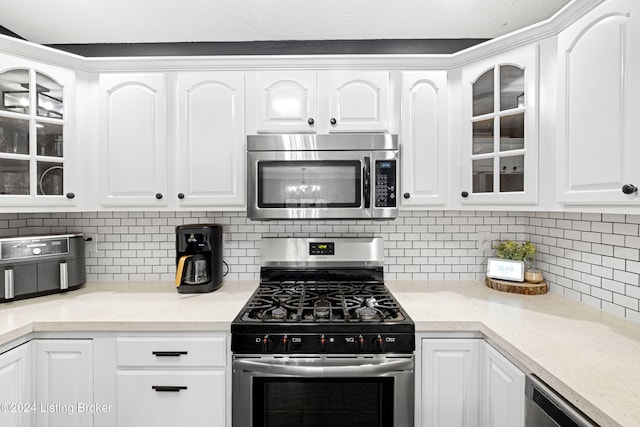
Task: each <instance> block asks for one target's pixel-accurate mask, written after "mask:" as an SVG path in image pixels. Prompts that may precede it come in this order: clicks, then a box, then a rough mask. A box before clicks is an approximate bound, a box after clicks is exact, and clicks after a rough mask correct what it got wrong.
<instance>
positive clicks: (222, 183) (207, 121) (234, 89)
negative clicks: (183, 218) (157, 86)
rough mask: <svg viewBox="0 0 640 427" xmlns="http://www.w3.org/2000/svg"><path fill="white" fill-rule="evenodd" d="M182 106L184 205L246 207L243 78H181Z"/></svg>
mask: <svg viewBox="0 0 640 427" xmlns="http://www.w3.org/2000/svg"><path fill="white" fill-rule="evenodd" d="M178 103H179V104H178V121H177V123H178V125H177V126H178V138H179V143H178V144H177V145H178V152H177V156H178V162H179V167H178V181H179V186H178V188H177V191H178V192H179V193H182V194H184V198H183V199H181V201H180V205H181V206H203V205H218V206H219V205H235V206H241V205H243V204H244V190H243V182H244V120H243V118H244V79H243V76H242V74H239V73H224V72H220V73H184V74H179V75H178Z"/></svg>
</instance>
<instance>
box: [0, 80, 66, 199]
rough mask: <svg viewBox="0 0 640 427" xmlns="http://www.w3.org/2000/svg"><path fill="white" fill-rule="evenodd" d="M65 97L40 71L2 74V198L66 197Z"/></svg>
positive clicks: (0, 183) (0, 186) (0, 194)
mask: <svg viewBox="0 0 640 427" xmlns="http://www.w3.org/2000/svg"><path fill="white" fill-rule="evenodd" d="M63 94H64V87H63V86H62V85H61V84H59V83H58V82H57V81H56V80H54V79H53V78H51V77H49V76H48V75H46V74H44V73H41V72H39V71H36V70H35V69H32V68H21V69H9V70H5V71H4V72H0V100H1V103H0V196H8V195H11V196H61V195H63V194H64V134H65V132H64V128H65V122H64V104H63V100H64V98H63Z"/></svg>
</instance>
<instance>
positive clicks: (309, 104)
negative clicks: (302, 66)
mask: <svg viewBox="0 0 640 427" xmlns="http://www.w3.org/2000/svg"><path fill="white" fill-rule="evenodd" d="M256 81H257V92H258V93H257V99H255V100H254V102H255V103H256V105H255V108H256V126H257V131H258V132H315V121H316V120H317V117H316V73H315V72H307V71H277V72H276V71H274V72H270V71H267V72H260V73H258V74H257V76H256ZM309 119H313V122H314V123H313V124H309Z"/></svg>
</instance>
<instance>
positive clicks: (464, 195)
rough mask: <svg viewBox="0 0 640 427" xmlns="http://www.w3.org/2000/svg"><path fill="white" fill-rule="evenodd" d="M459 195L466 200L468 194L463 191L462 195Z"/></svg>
mask: <svg viewBox="0 0 640 427" xmlns="http://www.w3.org/2000/svg"><path fill="white" fill-rule="evenodd" d="M460 195H461V196H462V197H464V198H465V199H466V198H467V197H469V192H468V191H463V192H462V193H460Z"/></svg>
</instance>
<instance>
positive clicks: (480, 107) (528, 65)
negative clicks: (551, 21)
mask: <svg viewBox="0 0 640 427" xmlns="http://www.w3.org/2000/svg"><path fill="white" fill-rule="evenodd" d="M537 67H538V46H537V45H531V46H525V47H522V48H518V49H515V50H511V51H509V52H507V53H504V54H501V55H497V56H493V57H490V58H486V59H483V60H480V61H477V62H475V63H473V64H472V65H469V66H467V67H465V68H464V69H463V70H462V88H461V93H462V123H461V124H462V129H461V141H462V185H461V188H460V193H459V194H460V197H461V201H462V203H463V204H518V203H530V204H533V203H536V202H537V197H538V171H537V168H538V140H537V139H538V120H537V117H538V114H537V104H538V101H537V99H538V70H537Z"/></svg>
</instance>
